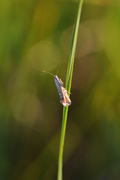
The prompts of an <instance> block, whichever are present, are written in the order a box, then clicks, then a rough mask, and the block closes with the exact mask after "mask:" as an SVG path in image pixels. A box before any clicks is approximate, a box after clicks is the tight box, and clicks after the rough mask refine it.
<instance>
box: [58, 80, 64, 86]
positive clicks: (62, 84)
mask: <svg viewBox="0 0 120 180" xmlns="http://www.w3.org/2000/svg"><path fill="white" fill-rule="evenodd" d="M59 81H60V83H61V86H63V87H64V83H63V81H62V80H61V79H59Z"/></svg>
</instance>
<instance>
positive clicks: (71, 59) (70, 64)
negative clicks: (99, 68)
mask: <svg viewBox="0 0 120 180" xmlns="http://www.w3.org/2000/svg"><path fill="white" fill-rule="evenodd" d="M82 4H83V0H79V3H78V11H77V15H76V19H75V25H74V31H73V36H72V42H71V49H70V56H69V61H68V68H67V75H66V89H67V91H68V92H70V89H71V83H72V75H73V66H74V58H75V50H76V44H77V36H78V29H79V22H80V17H81V11H82ZM67 115H68V106H67V107H65V106H64V107H63V121H62V130H61V138H60V147H59V157H58V177H57V180H62V165H63V164H62V163H63V162H62V161H63V148H64V141H65V131H66V124H67Z"/></svg>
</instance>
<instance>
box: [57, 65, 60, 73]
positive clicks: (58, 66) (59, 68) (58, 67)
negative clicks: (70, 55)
mask: <svg viewBox="0 0 120 180" xmlns="http://www.w3.org/2000/svg"><path fill="white" fill-rule="evenodd" d="M60 66H61V64H60V65H59V66H58V70H57V75H58V71H59V69H60Z"/></svg>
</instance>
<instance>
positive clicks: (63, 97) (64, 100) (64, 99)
mask: <svg viewBox="0 0 120 180" xmlns="http://www.w3.org/2000/svg"><path fill="white" fill-rule="evenodd" d="M54 80H55V85H56V87H57V90H58V93H59V96H60V103H61V104H62V105H63V106H70V105H71V100H70V98H69V96H68V94H67V90H66V89H65V87H64V83H63V82H62V80H61V79H59V78H58V76H54Z"/></svg>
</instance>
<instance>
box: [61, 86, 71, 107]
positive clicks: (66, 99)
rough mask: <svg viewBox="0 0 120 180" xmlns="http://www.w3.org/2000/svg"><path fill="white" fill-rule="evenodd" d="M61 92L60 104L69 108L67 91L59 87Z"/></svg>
mask: <svg viewBox="0 0 120 180" xmlns="http://www.w3.org/2000/svg"><path fill="white" fill-rule="evenodd" d="M61 91H62V94H63V95H62V97H61V99H60V103H62V105H63V106H70V105H71V100H70V98H69V97H68V94H67V90H66V89H65V88H64V87H61Z"/></svg>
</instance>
